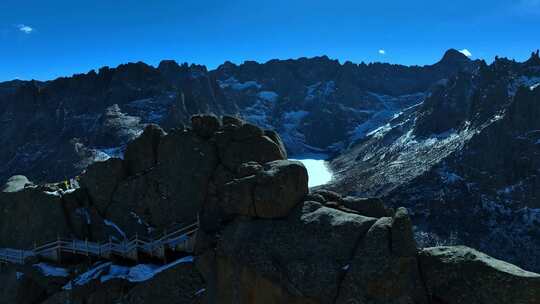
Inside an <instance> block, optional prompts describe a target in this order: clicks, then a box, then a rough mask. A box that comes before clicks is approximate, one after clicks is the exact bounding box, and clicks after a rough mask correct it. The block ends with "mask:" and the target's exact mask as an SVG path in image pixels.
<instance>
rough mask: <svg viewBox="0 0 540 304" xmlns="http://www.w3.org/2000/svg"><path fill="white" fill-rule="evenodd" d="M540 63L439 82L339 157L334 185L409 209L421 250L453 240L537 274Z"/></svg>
mask: <svg viewBox="0 0 540 304" xmlns="http://www.w3.org/2000/svg"><path fill="white" fill-rule="evenodd" d="M537 58H538V54H537V53H534V54H533V56H532V57H531V59H530V60H528V61H527V62H525V63H517V62H514V61H510V60H507V59H497V60H496V61H495V62H494V63H493V64H492V65H489V66H487V65H485V64H482V65H480V67H479V68H478V69H477V70H474V71H472V72H469V73H459V74H458V75H457V76H455V77H454V78H452V79H450V80H449V81H445V82H441V83H440V84H438V85H437V86H435V87H434V88H432V90H431V91H430V93H429V94H428V97H427V98H426V101H425V102H424V103H423V104H421V105H419V106H417V107H415V108H411V109H408V110H407V111H403V113H402V114H401V115H399V116H398V117H396V118H395V119H393V120H392V121H391V122H390V123H389V124H387V125H385V126H384V127H382V128H380V129H379V130H378V131H377V132H373V133H372V134H371V135H370V136H369V137H368V138H367V139H365V140H364V141H362V142H359V143H357V144H356V145H355V146H354V147H352V148H351V149H349V150H348V151H346V152H344V153H343V154H342V155H340V156H338V157H337V158H336V159H334V160H333V162H332V164H333V167H334V168H335V169H336V171H338V175H337V178H336V180H335V184H334V187H335V188H337V189H341V190H348V191H351V192H355V193H357V194H362V195H377V196H382V197H386V198H387V201H390V202H393V204H399V205H403V204H405V205H406V206H407V207H409V208H410V209H411V210H413V211H414V220H415V222H416V223H418V227H417V229H418V234H417V235H418V237H419V238H424V241H425V243H428V244H429V243H433V242H438V241H441V240H449V239H452V241H453V242H460V243H465V244H468V245H471V246H474V247H477V248H481V249H482V250H484V251H487V252H488V253H490V254H493V255H495V256H499V257H502V258H505V259H506V260H510V261H512V262H515V263H518V264H519V265H522V266H524V267H528V268H530V269H539V267H540V264H538V261H537V259H531V258H530V257H531V256H539V254H540V246H539V244H540V234H539V233H538V231H540V212H538V208H539V207H540V196H539V194H538V191H539V190H538V189H540V187H539V186H540V184H539V174H540V134H539V133H538V130H539V129H540V125H539V124H538V119H537V117H538V116H537V115H538V114H539V111H540V88H539V86H538V83H540V65H537V64H536V59H537ZM509 244H512V245H509Z"/></svg>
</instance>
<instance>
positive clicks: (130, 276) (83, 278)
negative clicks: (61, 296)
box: [63, 256, 193, 290]
mask: <svg viewBox="0 0 540 304" xmlns="http://www.w3.org/2000/svg"><path fill="white" fill-rule="evenodd" d="M183 263H193V256H186V257H183V258H180V259H178V260H176V261H174V262H172V263H169V264H165V265H163V266H159V265H153V264H138V265H135V266H133V267H127V266H120V265H114V264H112V262H107V263H103V264H97V266H95V267H94V268H92V269H90V270H88V271H87V272H85V273H83V274H81V275H79V276H78V277H76V278H75V279H73V280H72V281H70V282H69V283H67V284H66V285H65V286H64V287H63V289H64V290H71V289H73V287H75V286H82V285H85V284H87V283H88V282H90V281H93V280H97V279H99V280H100V282H101V283H105V282H107V281H110V280H113V279H122V280H127V281H129V282H133V283H138V282H144V281H148V280H150V279H152V278H153V277H155V276H156V275H157V274H159V273H161V272H163V271H165V270H167V269H170V268H173V267H175V266H176V265H179V264H183Z"/></svg>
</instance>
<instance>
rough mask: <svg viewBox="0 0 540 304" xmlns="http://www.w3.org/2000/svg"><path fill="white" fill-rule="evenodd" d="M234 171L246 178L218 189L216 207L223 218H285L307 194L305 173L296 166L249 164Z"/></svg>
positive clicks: (290, 163)
mask: <svg viewBox="0 0 540 304" xmlns="http://www.w3.org/2000/svg"><path fill="white" fill-rule="evenodd" d="M238 168H239V170H238V172H239V173H238V174H239V175H240V176H244V175H247V176H245V177H241V178H236V179H233V180H232V181H230V182H228V183H226V184H224V185H223V186H221V187H220V191H219V199H218V203H219V205H220V206H221V208H222V209H223V212H224V213H225V214H229V215H244V216H251V217H261V218H280V217H286V216H287V215H288V214H289V212H290V211H291V210H292V209H293V208H294V207H295V206H296V205H297V204H298V203H300V201H301V200H302V198H303V197H304V196H305V195H306V194H307V192H308V176H307V171H306V168H305V167H304V165H302V163H300V162H297V161H289V160H277V161H273V162H269V163H266V164H264V166H260V165H258V164H257V163H254V162H249V163H244V164H242V165H241V166H239V167H238Z"/></svg>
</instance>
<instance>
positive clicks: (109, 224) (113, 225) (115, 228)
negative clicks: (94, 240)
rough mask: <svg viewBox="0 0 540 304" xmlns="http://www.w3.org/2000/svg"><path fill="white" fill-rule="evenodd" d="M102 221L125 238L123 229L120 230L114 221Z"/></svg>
mask: <svg viewBox="0 0 540 304" xmlns="http://www.w3.org/2000/svg"><path fill="white" fill-rule="evenodd" d="M103 223H105V225H107V226H109V227H112V228H113V229H114V230H116V232H118V234H120V235H121V236H122V237H123V238H124V239H126V238H127V237H126V234H125V233H124V231H122V229H120V227H118V226H117V225H116V224H115V223H113V222H111V221H109V220H103Z"/></svg>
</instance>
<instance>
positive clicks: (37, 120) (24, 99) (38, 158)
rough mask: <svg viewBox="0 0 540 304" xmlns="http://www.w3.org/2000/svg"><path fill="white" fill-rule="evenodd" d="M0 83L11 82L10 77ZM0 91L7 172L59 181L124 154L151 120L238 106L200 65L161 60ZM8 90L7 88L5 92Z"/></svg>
mask: <svg viewBox="0 0 540 304" xmlns="http://www.w3.org/2000/svg"><path fill="white" fill-rule="evenodd" d="M0 87H7V85H6V84H5V83H4V84H3V85H2V86H0ZM10 88H11V89H10V90H4V91H0V104H1V105H2V107H0V110H1V112H0V124H1V130H2V131H1V135H2V136H0V144H1V145H2V147H3V149H2V150H1V151H0V160H1V162H0V163H1V165H0V177H1V178H2V179H5V178H7V177H9V176H11V175H13V174H15V173H20V174H27V175H28V176H30V177H32V178H34V179H36V180H46V179H50V180H58V179H62V178H66V177H72V176H74V175H76V174H78V173H80V172H81V171H82V170H83V169H84V168H85V167H86V166H87V165H88V164H90V163H91V162H93V161H95V160H99V159H103V158H107V157H109V156H112V155H116V154H119V153H121V151H122V149H123V146H124V145H125V143H126V142H127V141H129V140H131V139H133V138H135V136H137V135H138V134H140V133H141V132H142V130H143V129H144V126H145V125H146V124H147V123H161V124H162V125H164V126H171V125H177V124H178V123H179V122H183V121H185V120H186V119H187V118H188V117H189V116H190V115H191V114H194V113H199V112H212V113H218V114H219V113H224V112H235V111H236V110H235V107H234V105H232V104H229V103H228V102H227V100H226V99H225V98H224V96H223V94H222V93H221V91H220V90H219V88H218V86H217V83H216V82H215V80H213V79H211V78H210V76H209V75H207V73H206V69H205V68H204V67H200V66H187V65H182V66H179V65H177V64H176V63H173V62H162V63H161V64H160V66H159V67H158V68H157V69H156V68H153V67H151V66H148V65H146V64H144V63H133V64H126V65H121V66H119V67H118V68H114V69H110V68H107V67H105V68H102V69H100V70H99V72H98V73H96V72H94V71H92V72H89V73H87V74H81V75H74V76H73V77H70V78H59V79H57V80H54V81H50V82H46V83H39V82H34V81H32V82H17V85H16V87H13V86H11V87H10ZM2 92H4V94H1V93H2Z"/></svg>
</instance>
